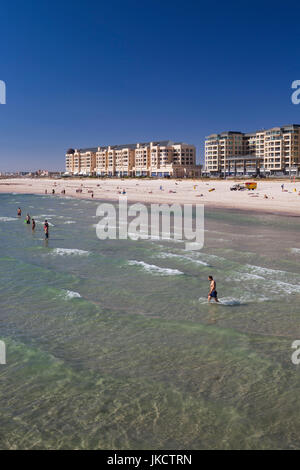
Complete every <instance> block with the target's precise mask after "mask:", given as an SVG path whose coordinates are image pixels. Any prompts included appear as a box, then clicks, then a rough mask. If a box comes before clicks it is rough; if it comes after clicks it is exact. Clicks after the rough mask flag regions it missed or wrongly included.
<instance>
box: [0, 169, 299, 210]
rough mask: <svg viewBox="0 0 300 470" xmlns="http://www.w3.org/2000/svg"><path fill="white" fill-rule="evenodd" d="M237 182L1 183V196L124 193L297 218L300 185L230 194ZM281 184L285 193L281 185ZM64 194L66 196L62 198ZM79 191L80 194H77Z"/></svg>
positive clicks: (106, 196)
mask: <svg viewBox="0 0 300 470" xmlns="http://www.w3.org/2000/svg"><path fill="white" fill-rule="evenodd" d="M235 183H236V181H233V180H227V181H214V180H211V181H209V180H191V179H190V180H166V179H163V180H137V179H128V180H120V179H106V180H99V179H80V180H79V179H78V180H77V179H68V180H61V179H57V180H54V179H44V178H43V179H34V178H32V179H28V178H24V179H21V178H16V179H4V180H1V181H0V193H18V194H45V191H47V194H48V195H49V197H50V196H51V197H52V190H53V189H54V190H55V196H56V197H76V198H84V199H86V198H89V199H90V198H91V197H92V193H93V195H94V199H95V200H97V199H99V200H111V201H115V200H118V198H119V196H120V194H121V193H123V191H125V192H126V195H127V197H128V200H129V201H139V202H145V203H168V204H170V203H171V204H172V203H181V204H184V203H193V204H197V203H198V204H199V203H202V204H205V205H207V206H210V207H218V208H226V209H240V210H248V211H262V212H265V213H273V214H284V215H293V216H297V215H299V216H300V182H296V183H295V184H294V183H291V182H289V181H284V182H283V181H269V180H259V181H257V189H256V190H254V191H248V190H245V191H230V187H231V186H232V185H233V184H235ZM282 184H284V191H282V189H281V185H282ZM63 190H65V191H66V193H65V194H62V191H63ZM78 190H82V192H78Z"/></svg>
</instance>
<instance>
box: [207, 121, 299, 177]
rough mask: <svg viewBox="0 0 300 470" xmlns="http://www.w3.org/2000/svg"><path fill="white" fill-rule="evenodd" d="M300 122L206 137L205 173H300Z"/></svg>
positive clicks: (235, 174)
mask: <svg viewBox="0 0 300 470" xmlns="http://www.w3.org/2000/svg"><path fill="white" fill-rule="evenodd" d="M299 142H300V125H298V124H291V125H288V126H283V127H274V128H272V129H267V130H265V129H264V130H260V131H257V132H254V133H242V132H234V131H229V132H223V133H221V134H211V135H210V136H208V137H207V138H206V140H205V173H206V174H209V175H212V176H221V175H222V176H225V175H226V176H239V175H249V176H251V175H255V174H265V175H278V176H280V175H285V174H290V175H298V174H299V170H300V144H299Z"/></svg>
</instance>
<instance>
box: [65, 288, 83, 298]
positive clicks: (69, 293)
mask: <svg viewBox="0 0 300 470" xmlns="http://www.w3.org/2000/svg"><path fill="white" fill-rule="evenodd" d="M64 297H65V299H66V300H70V299H81V295H80V294H79V293H78V292H73V291H72V290H66V291H64Z"/></svg>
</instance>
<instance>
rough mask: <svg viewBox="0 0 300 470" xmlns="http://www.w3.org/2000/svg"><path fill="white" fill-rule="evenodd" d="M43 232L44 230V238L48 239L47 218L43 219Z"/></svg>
mask: <svg viewBox="0 0 300 470" xmlns="http://www.w3.org/2000/svg"><path fill="white" fill-rule="evenodd" d="M44 232H45V238H46V239H48V238H49V224H48V221H47V220H45V223H44Z"/></svg>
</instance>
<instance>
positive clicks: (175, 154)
mask: <svg viewBox="0 0 300 470" xmlns="http://www.w3.org/2000/svg"><path fill="white" fill-rule="evenodd" d="M200 173H201V170H200V166H197V165H196V148H195V147H194V146H193V145H189V144H185V143H183V142H179V143H174V142H172V141H169V140H168V141H159V142H146V143H136V144H125V145H112V146H107V147H97V148H90V149H75V150H74V149H69V150H68V151H67V153H66V174H69V175H83V176H89V175H97V176H110V177H112V176H117V177H125V176H148V177H149V176H150V177H151V176H152V177H176V178H182V177H196V176H200Z"/></svg>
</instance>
